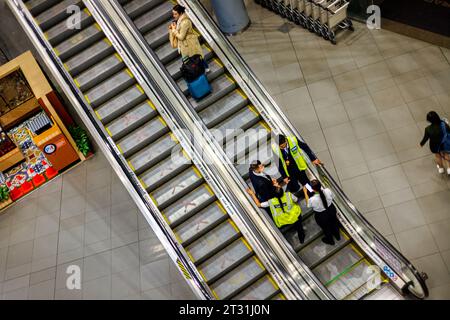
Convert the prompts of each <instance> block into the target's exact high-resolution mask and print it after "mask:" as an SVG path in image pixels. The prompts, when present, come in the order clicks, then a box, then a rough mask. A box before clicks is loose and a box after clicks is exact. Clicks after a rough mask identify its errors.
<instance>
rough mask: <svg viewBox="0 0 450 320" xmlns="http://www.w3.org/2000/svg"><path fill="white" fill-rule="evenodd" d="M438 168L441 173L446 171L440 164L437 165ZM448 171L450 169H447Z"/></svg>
mask: <svg viewBox="0 0 450 320" xmlns="http://www.w3.org/2000/svg"><path fill="white" fill-rule="evenodd" d="M437 169H438V172H439V173H440V174H442V173H444V172H445V170H444V168H441V167H439V165H437ZM447 172H448V170H447Z"/></svg>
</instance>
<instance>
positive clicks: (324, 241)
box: [322, 238, 334, 246]
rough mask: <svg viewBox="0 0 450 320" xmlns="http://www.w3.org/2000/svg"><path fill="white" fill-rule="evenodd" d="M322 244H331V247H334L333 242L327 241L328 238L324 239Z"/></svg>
mask: <svg viewBox="0 0 450 320" xmlns="http://www.w3.org/2000/svg"><path fill="white" fill-rule="evenodd" d="M322 242H323V243H325V244H329V245H330V246H334V241H333V240H331V241H329V240H327V238H322Z"/></svg>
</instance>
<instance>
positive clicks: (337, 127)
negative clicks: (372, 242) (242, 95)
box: [231, 1, 450, 299]
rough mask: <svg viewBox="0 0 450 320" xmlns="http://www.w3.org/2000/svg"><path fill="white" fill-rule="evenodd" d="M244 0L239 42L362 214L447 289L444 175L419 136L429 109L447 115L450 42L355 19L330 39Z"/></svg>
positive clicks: (449, 202) (449, 193) (442, 293)
mask: <svg viewBox="0 0 450 320" xmlns="http://www.w3.org/2000/svg"><path fill="white" fill-rule="evenodd" d="M246 3H247V5H248V9H249V13H250V17H251V20H252V25H251V27H250V28H249V29H248V30H247V31H246V32H244V33H243V34H241V35H239V36H236V37H233V38H231V40H232V42H233V43H234V44H235V45H236V47H237V48H238V51H239V52H240V53H241V54H242V55H243V57H244V58H245V60H246V61H247V62H248V64H249V65H250V66H251V68H252V70H253V71H254V72H255V74H256V75H257V76H258V78H259V79H260V80H261V81H262V82H263V84H264V85H265V86H266V88H267V89H268V90H269V92H270V93H271V94H272V95H273V96H274V97H275V99H276V101H277V102H278V104H279V106H280V107H281V108H282V109H283V110H284V111H285V113H286V114H287V115H288V116H289V118H290V120H291V122H292V123H293V124H294V125H296V127H297V128H298V130H299V131H300V133H301V134H302V136H303V137H304V138H305V140H306V141H307V142H308V143H309V144H310V145H311V146H312V148H313V150H314V151H315V152H316V153H318V155H319V157H320V158H321V159H322V161H324V162H325V163H326V166H327V168H328V169H329V170H330V171H331V172H333V175H334V176H335V177H336V178H338V180H339V181H340V183H341V185H342V186H343V188H344V190H345V191H346V193H347V194H348V195H349V196H350V198H351V199H352V201H353V202H354V203H355V204H356V205H357V207H358V208H359V209H360V210H361V211H362V212H363V213H364V214H365V216H366V217H367V219H368V220H369V221H370V222H371V223H372V224H373V225H374V226H375V227H376V228H378V230H380V231H381V233H383V235H385V236H386V237H387V239H388V240H389V241H391V242H392V243H393V244H394V245H395V246H396V247H397V248H398V249H400V251H401V252H402V253H403V254H405V256H406V257H407V258H409V259H411V261H412V263H413V264H414V265H415V266H416V267H417V268H418V269H419V270H421V271H425V272H427V273H428V275H429V278H430V280H429V281H428V285H429V287H430V289H431V290H430V291H431V293H430V297H431V298H445V299H450V178H446V177H442V176H439V175H438V173H437V170H436V167H435V165H434V162H433V156H432V155H431V154H430V151H429V148H428V145H427V146H425V147H424V148H420V147H419V146H418V144H419V142H420V140H421V138H422V135H423V129H424V128H425V126H426V125H427V123H426V121H425V116H426V113H427V112H428V111H430V110H435V111H437V112H438V113H440V114H441V115H442V116H446V117H447V118H449V117H450V50H449V49H445V48H439V47H436V46H433V45H429V44H427V43H425V42H421V41H417V40H414V39H411V38H408V37H404V36H401V35H398V34H394V33H392V32H389V31H385V30H375V31H369V30H368V29H367V28H366V27H365V25H363V24H359V23H357V24H356V31H355V32H354V33H351V32H345V33H343V34H341V35H340V36H339V39H338V45H337V46H333V45H331V44H330V43H329V42H325V41H324V40H323V39H321V38H319V37H317V36H316V35H314V34H311V33H309V32H308V31H305V30H303V29H302V28H300V27H297V26H295V27H293V28H292V29H290V31H289V33H283V32H281V31H278V29H279V28H280V27H281V26H282V25H283V24H284V23H286V22H288V21H286V20H283V19H282V18H280V17H279V16H276V15H275V14H273V13H271V12H269V11H268V10H265V9H263V8H261V7H260V6H258V5H256V4H254V2H253V1H246ZM282 29H289V28H282Z"/></svg>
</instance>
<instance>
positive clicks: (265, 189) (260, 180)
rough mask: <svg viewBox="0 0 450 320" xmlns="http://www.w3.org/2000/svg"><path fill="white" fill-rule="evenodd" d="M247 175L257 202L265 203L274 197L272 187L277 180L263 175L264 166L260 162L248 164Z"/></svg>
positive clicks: (273, 187)
mask: <svg viewBox="0 0 450 320" xmlns="http://www.w3.org/2000/svg"><path fill="white" fill-rule="evenodd" d="M249 174H250V181H251V182H252V185H253V188H254V189H255V194H256V197H257V198H258V200H259V201H261V202H266V201H269V200H270V199H272V198H274V197H275V193H276V192H275V191H276V187H275V186H274V185H275V184H276V181H277V180H276V179H273V178H271V177H270V176H269V175H267V174H265V173H264V165H263V164H262V163H261V161H259V160H255V161H253V162H252V163H251V164H250V169H249Z"/></svg>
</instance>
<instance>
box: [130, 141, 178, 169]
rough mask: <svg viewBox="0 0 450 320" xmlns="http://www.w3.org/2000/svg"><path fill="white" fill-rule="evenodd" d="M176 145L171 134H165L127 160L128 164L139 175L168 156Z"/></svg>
mask: <svg viewBox="0 0 450 320" xmlns="http://www.w3.org/2000/svg"><path fill="white" fill-rule="evenodd" d="M177 143H178V142H177V141H176V140H175V139H174V138H173V137H172V135H171V134H167V135H165V136H163V137H161V138H159V139H158V140H157V141H155V142H153V143H152V144H150V145H148V146H147V147H146V148H144V149H143V150H141V151H139V152H138V153H136V154H135V155H133V156H132V157H131V158H129V159H128V164H129V165H130V166H131V168H132V169H133V171H135V172H136V174H137V175H139V174H140V173H141V172H144V171H145V170H147V169H148V168H150V167H152V166H153V165H155V164H156V163H157V162H158V161H160V160H162V159H165V158H166V157H167V156H168V155H170V153H171V152H172V148H173V147H175V146H176V145H177Z"/></svg>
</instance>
